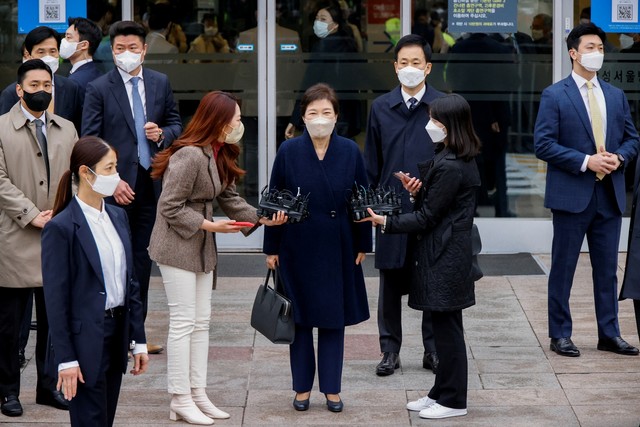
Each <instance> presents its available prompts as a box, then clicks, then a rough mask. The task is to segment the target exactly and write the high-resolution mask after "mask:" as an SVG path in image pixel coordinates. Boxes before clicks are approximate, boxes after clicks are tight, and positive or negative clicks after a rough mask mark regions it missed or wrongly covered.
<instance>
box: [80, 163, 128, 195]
mask: <svg viewBox="0 0 640 427" xmlns="http://www.w3.org/2000/svg"><path fill="white" fill-rule="evenodd" d="M87 169H89V170H90V171H91V173H92V174H94V175H95V176H96V180H95V181H94V183H93V184H91V183H90V182H89V180H88V179H87V182H88V183H89V185H90V186H91V188H93V191H95V192H96V193H98V194H101V195H103V196H105V197H109V196H113V193H115V191H116V188H118V184H120V174H118V173H114V174H113V175H98V174H97V173H95V172H94V171H92V170H91V168H87Z"/></svg>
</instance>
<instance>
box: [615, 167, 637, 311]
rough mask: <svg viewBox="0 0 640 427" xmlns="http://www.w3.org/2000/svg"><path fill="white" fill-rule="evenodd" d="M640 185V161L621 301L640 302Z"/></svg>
mask: <svg viewBox="0 0 640 427" xmlns="http://www.w3.org/2000/svg"><path fill="white" fill-rule="evenodd" d="M638 184H640V161H639V162H638V163H637V164H636V179H635V185H634V187H633V188H634V192H633V204H632V207H631V223H630V224H629V247H628V248H627V262H626V265H625V268H624V279H623V281H622V288H621V289H620V300H624V299H627V298H631V299H634V300H639V301H640V218H638V215H640V212H639V211H638V192H639V191H640V188H638Z"/></svg>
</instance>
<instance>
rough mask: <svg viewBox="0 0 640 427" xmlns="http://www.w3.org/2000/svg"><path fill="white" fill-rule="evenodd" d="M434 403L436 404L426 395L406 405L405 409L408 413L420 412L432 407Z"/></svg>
mask: <svg viewBox="0 0 640 427" xmlns="http://www.w3.org/2000/svg"><path fill="white" fill-rule="evenodd" d="M434 403H436V401H435V400H433V399H431V398H430V397H429V396H428V395H427V396H425V397H423V398H421V399H418V400H414V401H413V402H409V403H407V409H408V410H410V411H422V410H423V409H427V408H428V407H429V406H431V405H433V404H434Z"/></svg>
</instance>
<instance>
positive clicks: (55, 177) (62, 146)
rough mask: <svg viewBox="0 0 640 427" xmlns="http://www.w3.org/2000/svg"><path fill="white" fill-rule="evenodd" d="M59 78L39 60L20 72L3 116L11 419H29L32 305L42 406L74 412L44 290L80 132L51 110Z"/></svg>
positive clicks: (2, 388)
mask: <svg viewBox="0 0 640 427" xmlns="http://www.w3.org/2000/svg"><path fill="white" fill-rule="evenodd" d="M52 79H53V73H52V72H51V68H49V66H48V65H47V64H45V63H44V62H43V61H42V60H40V59H32V60H28V61H26V62H25V63H24V64H22V65H21V66H20V67H19V68H18V81H17V84H16V85H15V88H14V90H15V92H16V94H17V95H18V98H19V101H18V102H16V104H15V105H14V106H13V107H12V108H11V109H10V111H9V112H8V113H6V114H4V115H2V116H0V242H2V245H0V342H1V343H2V345H1V346H0V400H1V411H2V413H3V414H4V415H6V416H10V417H16V416H20V415H22V405H21V404H20V400H19V399H18V396H19V394H20V364H19V361H18V346H19V332H20V325H21V324H22V319H23V318H24V313H25V307H26V306H27V300H28V298H30V297H31V295H32V292H33V294H34V295H35V300H36V316H37V320H38V322H37V325H38V327H37V337H36V340H37V341H36V368H37V371H38V380H37V386H36V403H38V404H42V405H49V406H53V407H55V408H58V409H68V403H67V401H66V400H65V399H64V396H63V395H62V394H61V393H60V392H59V391H57V390H56V376H57V373H56V372H55V368H53V369H50V368H51V367H50V366H47V365H46V364H45V355H46V350H47V336H48V333H49V324H48V322H47V314H46V309H45V304H44V294H43V291H42V272H41V268H40V233H41V231H42V228H43V227H44V226H45V224H46V223H47V222H48V221H49V219H50V218H51V209H52V207H53V203H54V200H55V197H56V192H57V189H58V182H59V181H60V178H61V177H62V174H63V173H64V172H65V171H66V170H68V169H69V159H70V156H71V150H72V148H73V145H74V144H75V142H76V140H77V139H78V135H77V134H76V130H75V128H74V126H73V123H71V122H70V121H68V120H66V119H63V118H62V117H60V116H57V115H55V114H51V113H49V112H48V111H47V108H48V106H49V104H50V103H51V92H52V86H53V83H52Z"/></svg>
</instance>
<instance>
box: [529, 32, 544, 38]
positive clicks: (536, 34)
mask: <svg viewBox="0 0 640 427" xmlns="http://www.w3.org/2000/svg"><path fill="white" fill-rule="evenodd" d="M543 37H544V31H543V30H531V38H532V39H534V40H542V38H543Z"/></svg>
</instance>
